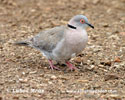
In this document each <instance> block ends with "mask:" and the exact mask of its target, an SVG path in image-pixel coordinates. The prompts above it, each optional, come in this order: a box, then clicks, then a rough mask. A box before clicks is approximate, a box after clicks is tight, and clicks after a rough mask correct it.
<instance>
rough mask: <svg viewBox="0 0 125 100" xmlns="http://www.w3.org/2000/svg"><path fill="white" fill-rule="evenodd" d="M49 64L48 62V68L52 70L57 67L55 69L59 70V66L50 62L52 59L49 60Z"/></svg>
mask: <svg viewBox="0 0 125 100" xmlns="http://www.w3.org/2000/svg"><path fill="white" fill-rule="evenodd" d="M49 64H50V66H49V67H50V68H51V69H52V70H53V69H57V70H59V68H57V67H56V66H54V65H53V62H52V60H49Z"/></svg>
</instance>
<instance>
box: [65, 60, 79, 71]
mask: <svg viewBox="0 0 125 100" xmlns="http://www.w3.org/2000/svg"><path fill="white" fill-rule="evenodd" d="M66 64H67V66H68V67H69V69H70V70H71V71H72V70H78V69H77V68H76V67H75V66H73V65H72V64H71V63H69V62H66Z"/></svg>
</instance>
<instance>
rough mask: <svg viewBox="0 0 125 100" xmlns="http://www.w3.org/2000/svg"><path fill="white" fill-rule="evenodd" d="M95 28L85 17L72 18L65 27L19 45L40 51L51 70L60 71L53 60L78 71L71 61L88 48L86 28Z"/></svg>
mask: <svg viewBox="0 0 125 100" xmlns="http://www.w3.org/2000/svg"><path fill="white" fill-rule="evenodd" d="M87 26H90V27H91V28H94V26H93V25H91V24H90V23H89V22H88V19H87V17H85V16H84V15H76V16H74V17H72V18H71V19H70V20H69V22H68V24H67V25H65V26H57V27H54V28H51V29H48V30H45V31H42V32H40V33H38V34H37V35H36V36H34V37H32V38H29V39H27V40H24V41H19V42H16V43H15V44H17V45H23V46H30V47H33V48H35V49H37V50H39V51H40V52H41V53H42V54H43V55H44V56H45V57H46V58H47V59H48V62H49V64H50V68H51V69H59V68H58V67H56V66H54V65H53V60H55V61H57V62H65V64H66V65H67V66H68V67H69V68H70V70H73V69H77V68H76V67H75V66H73V65H72V64H71V63H70V62H69V60H70V59H71V58H72V57H75V56H76V55H77V54H79V53H80V52H81V51H82V50H83V49H84V48H85V46H86V44H87V41H88V35H87V32H86V30H85V29H86V27H87Z"/></svg>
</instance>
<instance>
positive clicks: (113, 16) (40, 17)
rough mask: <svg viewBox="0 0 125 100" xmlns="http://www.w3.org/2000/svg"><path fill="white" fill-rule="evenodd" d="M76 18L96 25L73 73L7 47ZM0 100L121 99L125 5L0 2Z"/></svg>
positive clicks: (95, 0) (124, 99) (84, 0)
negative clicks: (78, 17)
mask: <svg viewBox="0 0 125 100" xmlns="http://www.w3.org/2000/svg"><path fill="white" fill-rule="evenodd" d="M77 14H84V15H85V16H87V17H88V19H89V21H90V22H91V23H92V24H93V25H94V26H95V29H91V28H87V32H88V35H89V41H88V44H87V47H86V48H85V50H84V51H83V52H82V53H81V54H79V55H78V56H77V57H75V58H73V59H71V62H72V63H73V64H74V65H75V66H76V67H77V68H78V69H79V70H78V71H72V72H71V71H69V70H67V67H66V66H60V65H57V66H58V67H59V68H60V69H61V71H58V70H51V69H49V68H48V66H49V64H48V61H47V60H46V59H45V58H44V57H43V56H42V55H41V53H40V52H39V51H37V50H35V49H33V48H28V47H22V46H21V47H19V46H15V45H13V44H12V42H14V41H16V40H23V39H26V38H28V37H32V36H33V35H35V34H37V33H38V32H40V31H42V30H44V29H48V28H52V27H54V26H58V25H66V24H67V22H68V20H69V19H70V18H71V17H72V16H74V15H77ZM0 100H125V0H0Z"/></svg>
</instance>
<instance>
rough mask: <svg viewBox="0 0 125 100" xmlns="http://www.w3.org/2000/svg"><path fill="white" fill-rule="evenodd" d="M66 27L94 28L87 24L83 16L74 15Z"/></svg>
mask: <svg viewBox="0 0 125 100" xmlns="http://www.w3.org/2000/svg"><path fill="white" fill-rule="evenodd" d="M68 26H69V27H70V28H74V29H77V28H82V29H85V28H86V27H87V26H89V27H91V28H94V26H93V25H91V24H90V23H89V21H88V19H87V17H86V16H84V15H76V16H74V17H73V18H71V19H70V21H69V22H68Z"/></svg>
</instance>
